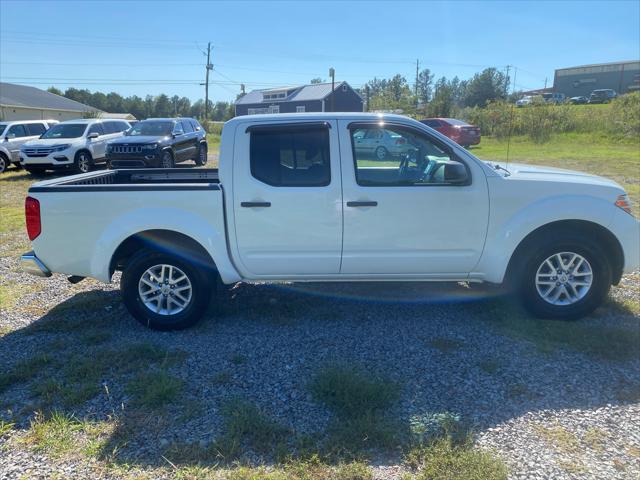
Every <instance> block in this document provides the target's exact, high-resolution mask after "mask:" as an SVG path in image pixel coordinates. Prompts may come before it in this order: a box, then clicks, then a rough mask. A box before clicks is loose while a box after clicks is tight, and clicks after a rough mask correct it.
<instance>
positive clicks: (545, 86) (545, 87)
mask: <svg viewBox="0 0 640 480" xmlns="http://www.w3.org/2000/svg"><path fill="white" fill-rule="evenodd" d="M544 89H545V90H546V89H547V77H544Z"/></svg>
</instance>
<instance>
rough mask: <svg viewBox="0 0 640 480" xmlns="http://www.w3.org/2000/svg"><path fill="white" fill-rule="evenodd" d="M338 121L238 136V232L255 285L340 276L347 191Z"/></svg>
mask: <svg viewBox="0 0 640 480" xmlns="http://www.w3.org/2000/svg"><path fill="white" fill-rule="evenodd" d="M339 155H340V153H339V148H338V137H337V133H336V127H335V122H333V121H332V122H312V123H307V124H301V123H297V124H286V123H284V124H283V123H273V124H266V125H251V124H250V123H248V122H247V123H242V124H240V125H239V126H238V128H237V130H236V136H235V147H234V159H233V199H231V201H232V212H233V213H232V214H233V215H234V219H235V229H232V228H230V229H229V232H230V235H232V236H234V237H235V238H232V239H231V244H232V248H234V249H235V255H234V257H236V258H239V260H240V262H239V263H240V264H239V265H238V267H239V268H240V270H241V271H242V273H243V276H245V277H247V278H277V277H287V278H294V277H301V278H305V277H313V276H322V275H325V274H336V273H338V272H339V270H340V258H341V250H342V200H341V199H342V187H341V178H340V163H339V162H340V158H339Z"/></svg>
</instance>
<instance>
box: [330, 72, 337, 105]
mask: <svg viewBox="0 0 640 480" xmlns="http://www.w3.org/2000/svg"><path fill="white" fill-rule="evenodd" d="M329 76H330V77H331V111H332V112H333V111H335V108H334V98H333V97H334V95H333V90H334V89H335V83H336V71H335V70H334V69H333V67H332V68H330V69H329Z"/></svg>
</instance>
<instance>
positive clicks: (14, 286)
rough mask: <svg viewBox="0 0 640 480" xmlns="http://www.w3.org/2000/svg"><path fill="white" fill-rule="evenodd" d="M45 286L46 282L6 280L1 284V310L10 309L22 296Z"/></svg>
mask: <svg viewBox="0 0 640 480" xmlns="http://www.w3.org/2000/svg"><path fill="white" fill-rule="evenodd" d="M43 288H44V284H42V285H39V284H25V283H18V282H12V281H4V282H2V284H0V310H9V309H10V308H13V306H14V305H15V304H16V303H18V301H19V300H20V298H22V297H24V296H25V295H29V294H31V293H35V292H38V291H40V290H42V289H43Z"/></svg>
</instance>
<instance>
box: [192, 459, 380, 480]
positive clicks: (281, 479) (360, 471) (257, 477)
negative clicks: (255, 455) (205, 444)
mask: <svg viewBox="0 0 640 480" xmlns="http://www.w3.org/2000/svg"><path fill="white" fill-rule="evenodd" d="M198 478H200V477H198ZM202 478H208V477H206V476H205V477H202ZM222 478H223V479H225V480H326V479H330V480H372V479H373V472H372V470H371V468H370V467H368V466H367V465H365V464H364V463H360V462H351V463H341V464H338V465H336V466H330V465H327V464H326V463H323V462H322V461H320V460H319V459H318V457H313V458H311V459H308V460H295V461H291V462H287V463H285V464H283V465H281V466H278V467H277V468H275V469H266V468H265V467H247V466H240V467H237V468H234V469H233V470H228V471H226V472H224V473H222Z"/></svg>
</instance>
